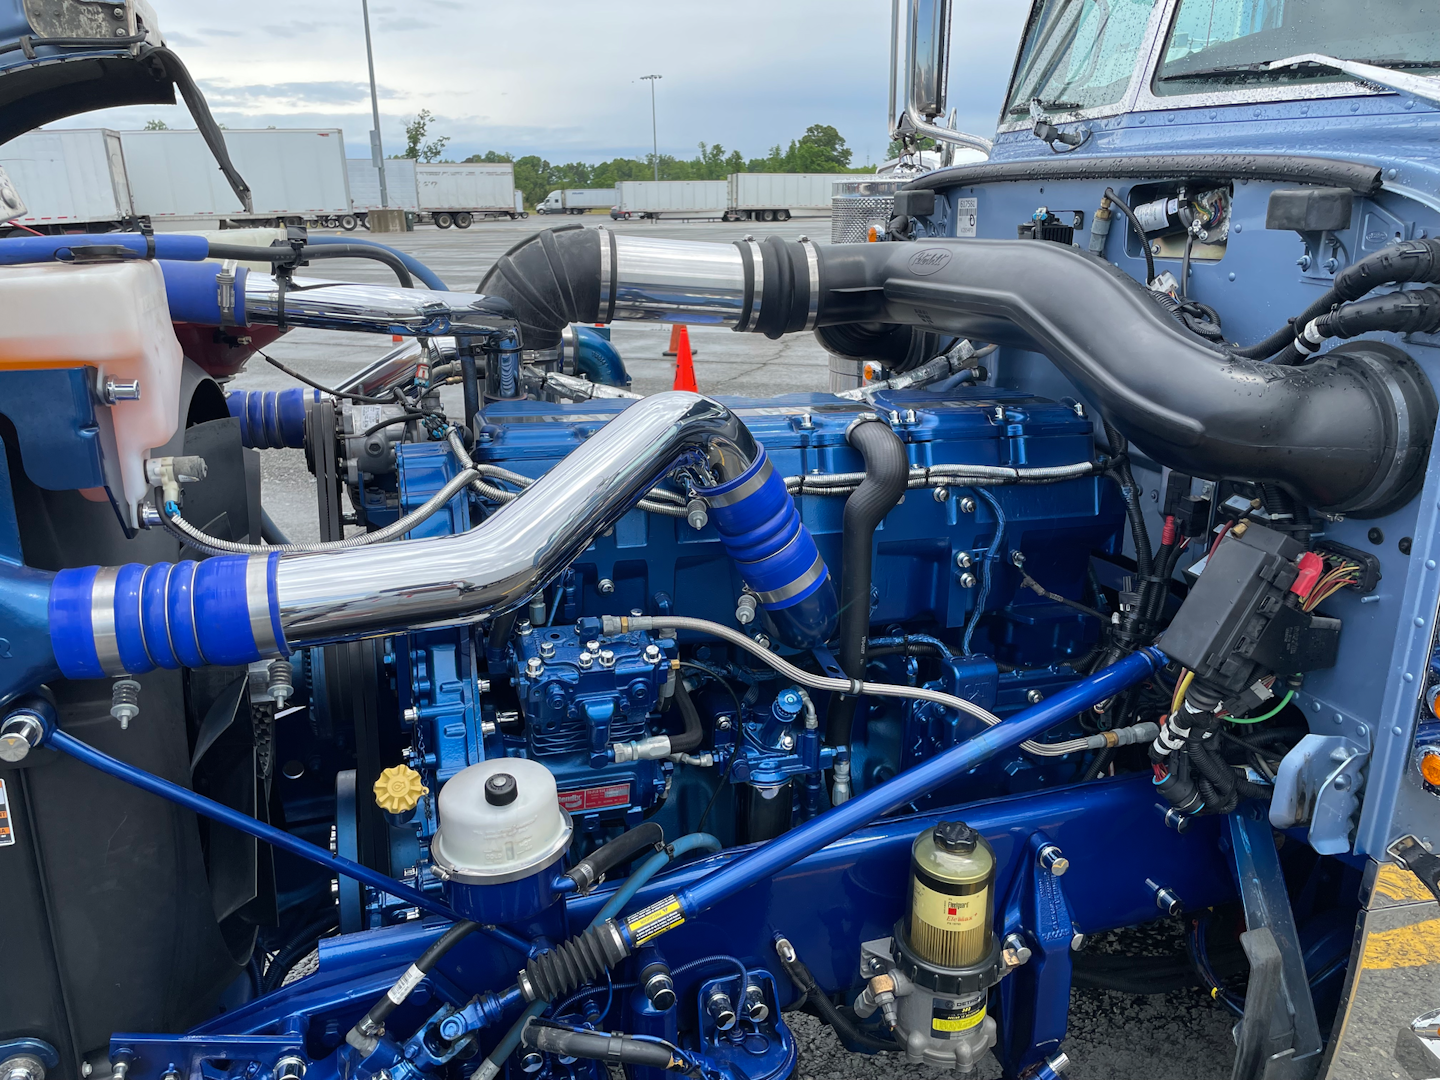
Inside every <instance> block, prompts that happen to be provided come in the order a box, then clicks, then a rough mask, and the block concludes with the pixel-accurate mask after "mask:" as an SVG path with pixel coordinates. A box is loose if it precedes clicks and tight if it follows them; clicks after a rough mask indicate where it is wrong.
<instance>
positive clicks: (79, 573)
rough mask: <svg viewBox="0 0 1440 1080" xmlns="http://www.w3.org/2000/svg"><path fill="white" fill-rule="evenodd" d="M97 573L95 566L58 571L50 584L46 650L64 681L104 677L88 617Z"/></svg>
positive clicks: (92, 628) (93, 632) (91, 624)
mask: <svg viewBox="0 0 1440 1080" xmlns="http://www.w3.org/2000/svg"><path fill="white" fill-rule="evenodd" d="M99 571H100V568H99V567H98V566H83V567H78V568H74V569H69V570H61V571H60V572H59V573H58V574H56V575H55V580H54V581H52V582H51V583H50V601H49V615H50V647H51V649H52V650H53V651H54V653H55V661H56V663H57V664H59V665H60V671H61V672H62V673H63V674H64V675H65V677H66V678H67V679H98V678H101V677H102V676H104V674H105V669H104V668H102V667H101V666H100V656H99V654H98V653H97V652H96V650H95V629H94V625H93V622H92V619H91V614H90V594H91V592H92V590H93V589H94V587H95V575H96V574H97V573H99Z"/></svg>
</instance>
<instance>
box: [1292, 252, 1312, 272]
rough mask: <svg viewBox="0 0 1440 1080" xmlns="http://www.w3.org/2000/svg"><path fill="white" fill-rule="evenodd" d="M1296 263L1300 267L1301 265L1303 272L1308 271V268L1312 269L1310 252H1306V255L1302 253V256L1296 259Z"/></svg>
mask: <svg viewBox="0 0 1440 1080" xmlns="http://www.w3.org/2000/svg"><path fill="white" fill-rule="evenodd" d="M1295 265H1296V266H1298V267H1300V269H1301V271H1302V272H1303V271H1306V270H1309V269H1310V254H1309V252H1306V253H1305V254H1304V255H1301V256H1300V258H1298V259H1296V260H1295Z"/></svg>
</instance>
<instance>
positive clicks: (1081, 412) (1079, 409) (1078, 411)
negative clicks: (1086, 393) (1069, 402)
mask: <svg viewBox="0 0 1440 1080" xmlns="http://www.w3.org/2000/svg"><path fill="white" fill-rule="evenodd" d="M1075 415H1076V416H1078V417H1080V419H1081V420H1084V419H1085V406H1084V405H1082V404H1081V403H1080V402H1078V401H1077V402H1075Z"/></svg>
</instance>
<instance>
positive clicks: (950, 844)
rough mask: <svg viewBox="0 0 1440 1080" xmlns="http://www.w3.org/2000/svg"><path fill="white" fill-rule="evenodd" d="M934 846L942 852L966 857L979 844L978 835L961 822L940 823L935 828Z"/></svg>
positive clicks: (933, 834)
mask: <svg viewBox="0 0 1440 1080" xmlns="http://www.w3.org/2000/svg"><path fill="white" fill-rule="evenodd" d="M931 835H932V836H933V837H934V838H935V846H936V847H938V848H941V849H942V850H944V851H954V852H956V853H958V854H960V855H968V854H970V852H972V851H974V850H975V845H976V844H978V843H979V842H980V834H979V833H977V832H976V831H975V830H974V829H972V828H971V827H970V826H969V825H966V824H965V822H963V821H942V822H940V823H939V824H938V825H936V826H935V831H934V833H932V834H931Z"/></svg>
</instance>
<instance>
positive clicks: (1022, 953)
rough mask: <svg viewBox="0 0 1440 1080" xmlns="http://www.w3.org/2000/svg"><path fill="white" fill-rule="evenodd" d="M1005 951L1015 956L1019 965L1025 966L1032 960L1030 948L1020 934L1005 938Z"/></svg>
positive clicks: (1008, 935)
mask: <svg viewBox="0 0 1440 1080" xmlns="http://www.w3.org/2000/svg"><path fill="white" fill-rule="evenodd" d="M1005 949H1006V951H1007V952H1012V953H1014V954H1015V960H1016V962H1017V963H1020V964H1023V963H1025V962H1026V961H1028V960H1029V959H1030V946H1029V945H1027V944H1026V943H1025V939H1024V938H1023V937H1021V936H1020V935H1019V934H1007V935H1006V936H1005Z"/></svg>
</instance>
